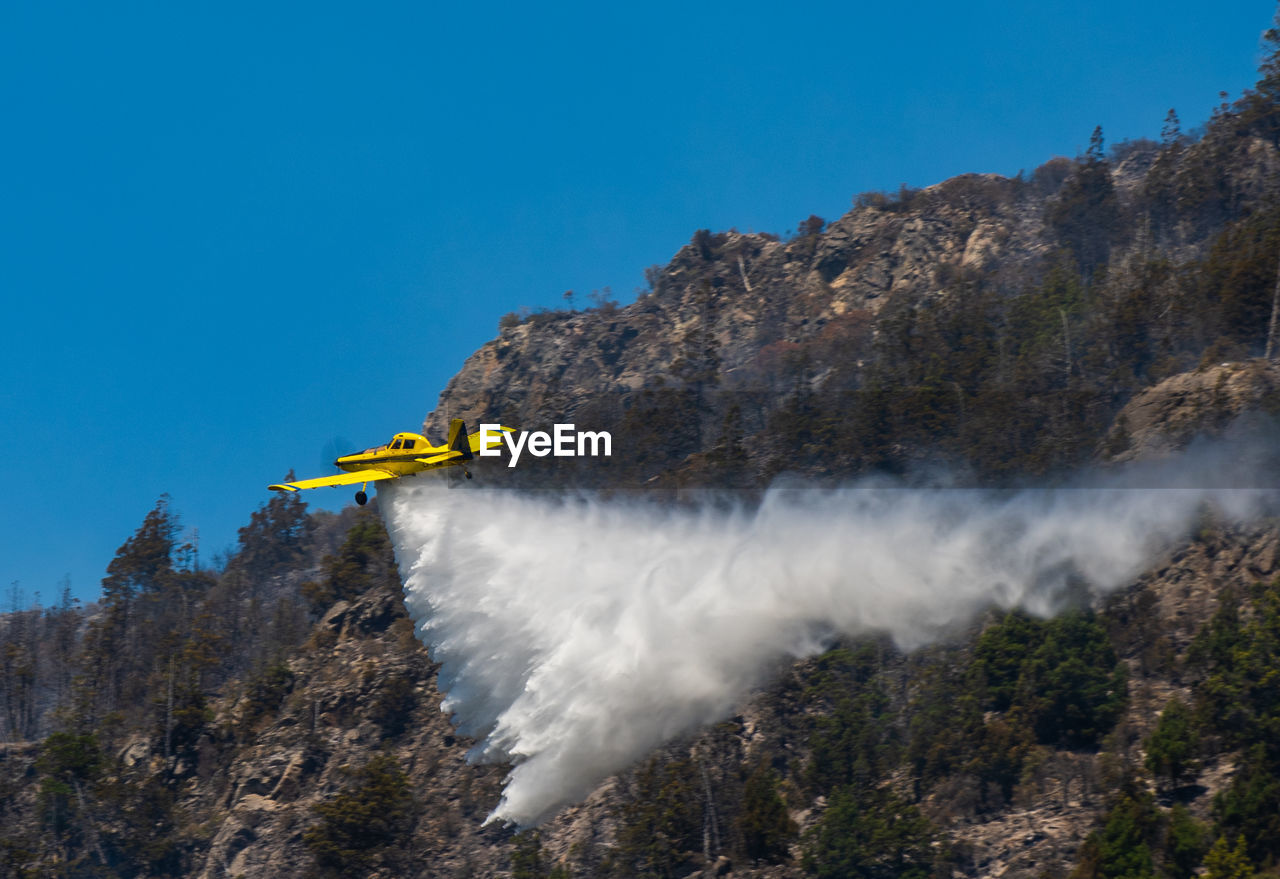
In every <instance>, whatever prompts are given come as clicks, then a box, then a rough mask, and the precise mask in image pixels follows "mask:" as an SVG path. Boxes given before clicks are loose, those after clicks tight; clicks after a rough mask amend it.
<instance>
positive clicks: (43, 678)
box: [0, 34, 1280, 879]
mask: <svg viewBox="0 0 1280 879" xmlns="http://www.w3.org/2000/svg"><path fill="white" fill-rule="evenodd" d="M1274 36H1275V37H1276V39H1275V40H1274V41H1273V42H1274V43H1276V45H1274V46H1273V47H1272V48H1273V49H1277V50H1280V34H1277V35H1274ZM1277 59H1280V51H1277V53H1273V54H1272V55H1271V56H1269V58H1268V60H1266V61H1265V62H1264V65H1263V69H1262V79H1261V80H1260V82H1259V85H1258V88H1257V89H1256V90H1255V91H1251V92H1249V93H1248V94H1246V95H1245V96H1243V97H1242V98H1241V99H1240V100H1239V101H1237V102H1235V103H1234V104H1230V105H1224V106H1223V107H1221V108H1219V110H1218V111H1217V112H1216V113H1215V114H1214V116H1213V118H1212V119H1211V120H1210V121H1209V122H1208V123H1207V125H1206V126H1205V128H1204V130H1203V131H1202V132H1198V133H1197V134H1195V135H1194V136H1192V135H1184V134H1182V133H1181V132H1180V131H1179V130H1178V129H1177V125H1176V117H1172V115H1171V119H1170V120H1167V122H1166V131H1165V137H1164V139H1163V141H1162V142H1161V143H1159V144H1157V143H1153V142H1145V141H1144V142H1139V143H1125V144H1120V145H1118V146H1116V147H1113V148H1112V149H1111V150H1110V151H1108V150H1106V149H1105V146H1104V143H1103V140H1102V133H1101V132H1100V131H1098V132H1095V135H1094V138H1093V140H1092V141H1091V145H1090V148H1089V151H1088V152H1087V153H1086V154H1085V155H1084V156H1080V157H1077V158H1074V159H1066V158H1057V159H1052V160H1050V161H1049V162H1047V163H1046V164H1044V165H1043V166H1041V167H1040V168H1037V169H1036V170H1035V171H1034V172H1032V173H1031V174H1029V175H1025V176H1024V175H1019V176H1018V177H1016V178H1003V177H999V176H995V175H964V176H961V177H957V178H954V179H952V180H948V181H945V182H942V183H939V184H938V185H936V186H931V187H928V188H926V189H922V190H918V191H917V190H906V189H904V190H902V191H900V192H898V193H895V194H885V193H870V194H865V195H863V196H859V197H858V198H857V199H856V201H855V204H854V207H853V209H852V210H851V211H850V212H849V213H848V214H846V215H845V216H843V217H841V218H839V219H837V220H835V221H834V222H831V223H827V222H825V221H824V220H822V219H821V218H818V217H810V218H809V219H807V220H805V221H804V222H802V223H801V224H800V229H799V232H798V233H797V234H796V235H795V236H794V237H790V238H789V239H787V240H783V239H781V238H779V237H777V236H772V235H765V234H743V233H739V232H736V231H732V230H730V231H728V232H718V233H713V232H711V231H708V230H699V231H697V232H696V233H695V234H694V235H693V237H692V240H691V241H690V243H689V244H688V245H687V246H685V247H683V248H681V249H680V250H679V252H678V253H676V254H675V256H674V257H673V259H672V260H671V262H670V263H668V264H667V265H666V266H663V267H660V268H655V269H653V270H652V271H651V272H650V273H649V277H650V281H651V284H650V289H648V290H646V291H644V292H643V293H642V294H640V295H639V296H638V298H637V299H636V300H635V301H634V302H631V303H629V304H626V305H620V304H617V303H613V302H609V301H607V300H606V299H603V298H599V301H598V302H597V304H596V305H595V306H594V307H592V308H590V309H586V310H582V311H573V310H569V311H543V312H536V313H532V314H526V315H508V316H507V317H505V318H503V319H502V321H501V322H500V331H499V334H498V336H497V338H496V339H494V340H493V341H491V342H489V343H487V344H486V345H484V346H482V347H481V349H480V350H479V351H477V352H476V353H475V354H474V355H472V356H471V357H470V358H468V360H467V361H466V363H465V364H463V366H462V368H461V370H460V371H459V373H458V374H457V375H456V376H455V377H454V378H453V380H452V381H450V383H449V385H448V387H447V388H446V390H445V392H444V393H443V394H442V395H441V398H440V400H439V403H438V405H437V406H436V409H435V410H434V412H432V413H431V414H430V415H429V416H428V417H427V419H426V427H427V429H428V430H429V431H430V432H432V433H433V434H435V435H439V434H440V433H441V432H442V430H443V428H444V426H445V424H446V421H447V419H448V418H451V417H463V418H465V419H467V420H468V422H469V423H472V424H477V423H480V422H487V421H501V422H503V423H505V424H513V425H517V426H520V427H524V428H539V427H545V426H548V425H550V424H552V423H557V422H561V423H563V422H574V423H575V424H577V425H578V426H579V427H581V428H583V429H591V430H610V431H612V432H613V434H614V454H613V457H612V458H611V459H610V460H608V461H603V462H585V463H584V462H564V461H555V460H551V459H536V460H532V461H530V462H529V465H528V466H527V467H526V466H521V467H519V468H514V469H510V470H509V469H508V468H504V467H488V468H480V467H477V468H476V469H477V474H476V475H477V482H479V483H481V484H489V485H509V486H511V487H515V488H521V487H527V486H540V487H546V486H569V485H577V486H586V487H592V488H602V489H609V490H628V491H630V490H633V489H638V488H643V487H649V486H659V487H664V488H666V487H684V486H690V485H696V486H709V487H714V488H720V489H748V490H749V491H748V493H747V495H746V497H747V498H748V500H749V499H750V498H751V497H752V496H753V494H752V493H754V492H759V491H760V490H762V489H763V488H764V487H765V486H767V485H769V484H770V483H771V482H772V481H773V480H775V479H777V478H779V477H780V476H781V475H783V474H787V475H789V477H791V478H799V479H807V480H812V481H822V480H829V481H838V482H839V481H847V480H856V479H859V478H862V477H867V476H871V475H876V476H883V475H885V474H889V475H891V476H892V477H893V478H894V479H896V480H898V482H896V483H895V484H905V485H912V484H918V483H929V482H931V481H933V482H936V481H938V480H939V479H943V480H944V481H945V482H946V484H948V485H953V484H973V485H980V486H987V487H1005V486H1010V485H1025V484H1027V483H1028V482H1034V483H1035V484H1045V483H1047V484H1053V483H1054V482H1056V481H1058V480H1062V479H1066V478H1070V477H1071V476H1073V475H1075V474H1078V473H1079V471H1080V469H1081V468H1096V467H1115V466H1118V465H1124V464H1129V463H1133V462H1140V461H1150V460H1152V459H1155V458H1159V457H1161V456H1165V455H1168V454H1169V453H1171V452H1173V451H1175V450H1177V449H1181V448H1185V447H1186V446H1187V445H1188V444H1191V443H1193V442H1194V441H1195V440H1196V439H1197V438H1198V437H1203V436H1206V435H1208V436H1213V435H1221V434H1224V433H1229V432H1231V431H1232V430H1235V429H1239V428H1242V427H1249V428H1250V429H1251V430H1252V431H1253V436H1254V438H1255V440H1257V439H1258V438H1261V440H1262V444H1263V445H1268V444H1269V445H1268V447H1269V448H1274V446H1275V440H1276V431H1275V421H1274V420H1272V419H1273V418H1274V416H1275V415H1276V414H1277V412H1278V411H1280V394H1278V393H1277V388H1278V386H1280V367H1277V365H1276V364H1275V363H1274V362H1273V361H1271V360H1268V359H1266V358H1265V357H1264V356H1262V355H1264V353H1265V352H1267V351H1268V349H1270V350H1272V351H1274V350H1275V343H1276V342H1277V340H1276V339H1275V338H1274V332H1275V331H1274V329H1273V327H1274V326H1275V320H1274V313H1275V310H1276V304H1275V303H1276V298H1275V297H1276V294H1275V290H1276V289H1277V288H1276V277H1277V264H1276V260H1277V254H1278V253H1280V60H1277ZM939 474H942V476H939ZM1272 476H1274V474H1271V473H1261V472H1260V473H1259V480H1260V481H1261V482H1264V483H1265V480H1267V479H1270V478H1271V477H1272ZM666 497H667V496H666V495H662V496H661V502H665V500H666ZM179 533H180V531H179V528H178V525H177V520H176V514H174V513H173V512H172V511H170V510H169V509H168V507H167V502H165V501H163V500H162V501H161V503H159V504H158V505H157V508H156V510H154V511H153V512H152V513H151V514H149V515H148V517H147V519H146V520H145V521H144V523H143V524H142V526H141V527H140V528H139V531H138V533H137V534H136V535H135V536H134V537H133V538H131V539H130V540H129V541H128V542H127V543H126V544H125V545H124V546H122V547H121V549H120V551H119V553H118V555H117V558H116V559H115V560H114V561H113V562H112V565H111V567H110V568H109V569H108V570H109V576H108V578H107V580H106V581H104V596H103V600H102V602H101V603H100V605H98V606H95V607H93V608H89V609H84V610H79V609H76V608H73V607H63V608H58V609H56V611H55V609H49V610H47V611H40V610H35V611H30V612H22V613H14V614H9V615H6V616H5V617H4V618H3V619H0V632H3V642H2V643H0V647H3V649H2V650H0V662H3V665H2V666H0V672H2V676H0V683H2V685H3V697H4V701H3V708H4V712H3V717H0V723H2V725H0V731H2V732H3V734H4V738H5V739H6V742H5V744H3V746H0V827H2V828H3V829H2V830H0V875H12V876H46V875H48V876H121V877H123V876H129V877H134V876H199V877H209V879H212V877H224V876H227V877H229V876H240V875H245V876H256V875H264V874H268V873H271V874H276V875H279V876H386V877H391V876H429V877H435V876H441V877H444V876H448V877H467V876H512V877H518V879H531V877H551V876H558V877H568V876H574V877H604V876H617V877H631V876H662V877H671V876H692V875H715V876H737V877H766V876H767V877H800V876H817V877H822V879H826V877H844V876H866V877H888V876H893V877H907V879H917V877H920V879H922V877H927V876H956V877H959V876H972V877H979V876H982V877H986V876H992V877H996V876H1045V877H1066V876H1072V877H1078V879H1093V877H1122V876H1123V877H1146V876H1170V877H1180V879H1181V877H1190V876H1193V875H1201V874H1203V875H1207V876H1210V877H1227V876H1233V877H1234V876H1248V875H1280V874H1277V870H1278V869H1280V867H1278V865H1280V825H1277V823H1276V815H1280V751H1278V750H1277V746H1276V743H1277V741H1280V735H1277V730H1280V714H1278V713H1277V712H1278V711H1280V707H1278V706H1280V694H1278V693H1277V689H1276V686H1277V684H1276V676H1275V667H1276V663H1277V662H1280V570H1277V565H1278V564H1280V559H1278V558H1277V553H1278V552H1280V529H1278V528H1277V525H1276V522H1275V520H1274V519H1273V518H1272V519H1266V518H1262V519H1258V518H1255V519H1252V520H1249V521H1248V523H1246V524H1241V523H1240V522H1238V521H1235V520H1232V519H1230V518H1229V517H1227V516H1225V515H1223V512H1222V510H1221V509H1219V508H1215V506H1214V504H1213V503H1212V502H1210V501H1206V503H1205V504H1204V505H1203V506H1202V508H1200V509H1199V511H1198V515H1197V518H1196V521H1195V523H1194V525H1193V526H1192V527H1190V528H1189V529H1188V530H1187V531H1186V533H1180V534H1179V537H1178V540H1176V541H1174V545H1173V546H1172V547H1165V548H1164V549H1162V550H1161V552H1159V553H1158V554H1157V555H1156V558H1155V561H1154V563H1153V564H1151V565H1150V566H1149V568H1148V569H1147V570H1146V571H1144V572H1142V573H1140V574H1139V575H1137V576H1135V577H1133V578H1132V580H1131V582H1128V583H1127V584H1125V585H1124V586H1123V587H1122V588H1120V589H1118V590H1116V591H1113V592H1111V593H1109V594H1107V595H1101V594H1093V593H1089V592H1088V591H1087V590H1081V595H1079V596H1075V600H1074V602H1067V603H1065V604H1064V606H1063V607H1061V608H1059V610H1061V613H1059V614H1058V615H1057V616H1052V617H1049V618H1040V617H1037V616H1033V615H1031V614H1029V613H1026V612H1024V611H1021V610H1018V609H1012V610H1005V609H1001V608H999V607H997V605H996V604H995V602H992V605H991V607H990V608H987V609H986V610H985V613H984V614H983V615H982V616H981V618H980V619H977V620H974V621H972V622H971V624H969V625H967V627H961V628H958V629H957V631H955V632H954V633H952V634H951V636H950V637H949V638H948V639H946V640H944V641H942V642H941V643H935V644H933V645H932V646H930V647H926V648H923V649H919V650H914V651H906V650H903V649H901V648H899V647H897V646H895V645H894V644H893V643H892V642H891V640H890V639H888V638H887V637H883V636H881V635H879V634H877V633H872V634H870V635H867V636H865V637H863V638H859V639H849V638H846V639H844V640H842V641H839V642H836V643H835V644H834V645H833V646H832V647H831V649H830V650H827V651H826V652H824V653H822V654H821V655H818V656H814V657H810V658H806V659H802V660H799V661H796V662H794V663H790V664H787V665H785V666H783V667H781V668H779V669H778V670H777V674H776V675H775V676H774V677H773V678H772V680H771V682H770V683H769V684H767V685H766V686H764V687H762V688H760V689H758V690H757V691H755V692H753V693H752V694H750V695H749V696H748V697H746V698H744V699H743V700H742V701H741V703H740V704H738V705H736V706H735V708H734V710H733V712H732V713H731V714H729V716H728V717H727V719H725V720H724V721H723V722H720V723H716V724H713V725H711V726H709V727H707V728H704V729H700V730H697V731H696V732H694V733H692V734H690V735H686V736H684V737H682V738H677V739H675V740H673V741H669V742H667V743H666V744H665V745H663V746H662V747H660V748H658V749H656V750H655V751H654V752H652V753H650V754H648V755H647V756H646V757H645V758H644V759H643V760H641V761H640V762H639V763H638V764H636V765H634V766H632V767H629V768H627V769H625V770H624V771H621V772H619V773H617V774H615V775H613V776H612V777H610V778H607V779H606V780H604V781H603V782H602V783H601V784H600V785H599V786H598V787H597V788H596V789H595V790H594V791H593V792H591V793H590V794H589V795H588V796H587V797H585V798H584V799H583V800H582V801H581V802H580V803H577V804H575V805H571V806H569V807H566V808H564V809H562V810H560V811H559V812H558V813H557V814H556V815H555V816H554V817H552V818H551V819H549V820H548V821H546V822H545V823H544V824H542V825H541V826H540V827H538V828H536V829H526V830H523V831H517V829H516V828H513V827H504V826H500V824H499V823H497V822H494V823H488V824H486V823H485V819H486V817H487V816H488V815H489V814H490V813H491V811H492V810H493V809H494V808H495V806H496V805H497V804H498V801H499V797H500V795H501V788H502V783H503V779H504V777H505V775H506V772H507V769H508V767H505V766H501V765H477V764H475V763H473V762H469V761H468V754H469V752H470V750H471V748H472V747H473V746H474V745H475V742H474V741H473V740H470V739H468V738H466V737H465V736H463V735H461V734H460V733H459V732H458V731H457V730H456V729H455V728H454V726H453V724H452V723H451V722H450V718H449V717H448V716H446V715H445V714H443V713H442V712H441V711H440V704H441V701H442V699H443V696H442V693H441V684H440V674H441V669H440V668H439V667H438V666H437V665H435V664H434V663H433V662H432V660H431V658H430V656H429V655H428V653H427V651H426V649H425V648H424V647H423V646H422V645H421V643H420V642H419V641H418V639H417V638H416V637H415V634H414V627H413V624H412V623H411V621H410V620H409V618H408V617H407V615H406V612H405V607H404V603H403V599H402V595H401V592H400V589H401V585H402V583H403V578H402V576H401V574H402V573H404V572H400V571H397V569H396V560H395V558H394V557H393V555H392V549H391V546H390V543H389V539H388V536H387V534H386V532H385V530H384V528H383V525H382V522H381V520H380V519H379V518H378V516H377V515H376V505H375V506H374V507H371V508H370V509H368V510H365V511H364V512H363V513H358V512H356V511H355V510H349V511H347V512H345V513H343V514H341V515H339V516H333V515H329V514H309V513H307V511H306V510H305V509H304V508H303V507H302V505H301V504H300V503H299V502H298V500H297V499H296V498H293V499H289V498H284V497H280V498H276V499H273V500H272V501H271V503H270V504H268V505H264V507H263V508H261V509H260V510H258V511H257V512H255V513H254V514H253V518H252V519H251V521H250V523H249V524H248V525H247V526H246V527H245V528H244V529H243V530H242V532H241V535H240V544H239V546H238V547H237V550H236V552H235V554H234V555H233V556H232V557H231V558H230V559H228V561H227V563H226V564H225V565H224V566H222V567H221V568H220V569H217V570H214V569H208V568H200V567H199V566H198V565H195V564H194V563H193V562H191V561H189V560H187V556H185V555H184V551H183V547H182V546H180V544H179V542H178V538H177V535H178V534H179ZM932 549H933V548H932V547H930V546H927V545H926V546H921V547H919V550H918V551H919V552H920V553H921V554H922V555H925V554H928V553H929V552H931V551H932Z"/></svg>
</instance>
